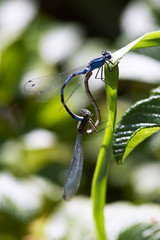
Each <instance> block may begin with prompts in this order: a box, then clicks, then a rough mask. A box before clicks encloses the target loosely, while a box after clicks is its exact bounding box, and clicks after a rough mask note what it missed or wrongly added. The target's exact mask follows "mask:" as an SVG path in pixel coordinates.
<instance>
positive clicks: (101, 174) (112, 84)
mask: <svg viewBox="0 0 160 240" xmlns="http://www.w3.org/2000/svg"><path fill="white" fill-rule="evenodd" d="M105 81H107V82H108V83H109V84H106V94H107V102H108V109H109V119H108V122H107V128H106V130H105V134H104V139H103V144H102V147H101V149H100V152H99V156H98V161H97V165H96V169H95V173H94V177H93V181H92V193H91V195H92V204H93V216H94V221H95V226H96V232H97V239H99V240H106V239H107V238H106V234H105V225H104V214H103V209H104V205H105V200H106V185H107V171H108V166H109V160H110V158H111V151H112V137H113V130H114V126H115V119H116V109H117V87H118V67H116V68H115V69H114V70H113V71H112V72H109V70H108V68H106V69H105Z"/></svg>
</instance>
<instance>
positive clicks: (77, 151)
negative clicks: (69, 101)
mask: <svg viewBox="0 0 160 240" xmlns="http://www.w3.org/2000/svg"><path fill="white" fill-rule="evenodd" d="M81 113H82V116H83V120H82V121H81V122H79V123H78V135H77V138H76V143H75V147H74V152H73V158H72V161H71V165H70V168H69V171H68V175H67V178H66V182H65V184H64V187H63V190H62V194H63V198H64V200H66V201H69V200H70V199H71V198H72V197H73V196H74V195H75V194H76V192H77V190H78V188H79V185H80V181H81V176H82V169H83V148H82V138H83V135H88V134H91V133H93V132H97V129H96V127H95V125H94V123H93V120H92V118H91V116H92V113H91V112H90V111H89V110H87V109H82V110H81ZM89 127H91V128H90V129H89Z"/></svg>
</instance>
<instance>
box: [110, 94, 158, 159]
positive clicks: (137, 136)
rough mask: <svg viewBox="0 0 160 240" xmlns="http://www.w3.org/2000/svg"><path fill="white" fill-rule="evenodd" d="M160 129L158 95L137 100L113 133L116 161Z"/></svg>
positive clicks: (123, 157)
mask: <svg viewBox="0 0 160 240" xmlns="http://www.w3.org/2000/svg"><path fill="white" fill-rule="evenodd" d="M159 130H160V96H152V97H150V98H148V99H144V100H142V101H139V102H137V103H136V104H135V105H133V106H132V107H131V108H130V109H129V110H128V111H127V112H126V114H125V115H124V116H123V117H122V119H121V121H120V122H119V124H118V126H117V127H116V130H115V133H114V141H113V153H114V156H115V158H116V161H117V162H118V163H123V161H124V159H125V158H126V157H127V156H128V154H129V153H130V152H131V151H132V150H133V149H134V148H135V147H136V146H137V145H138V144H139V143H140V142H142V141H143V140H144V139H146V138H147V137H149V136H150V135H152V134H153V133H155V132H157V131H159Z"/></svg>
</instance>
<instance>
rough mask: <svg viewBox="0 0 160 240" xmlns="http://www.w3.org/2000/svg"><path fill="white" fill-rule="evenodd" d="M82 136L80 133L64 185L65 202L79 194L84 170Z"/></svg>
mask: <svg viewBox="0 0 160 240" xmlns="http://www.w3.org/2000/svg"><path fill="white" fill-rule="evenodd" d="M82 137H83V136H82V134H80V133H78V136H77V139H76V143H75V147H74V152H73V158H72V161H71V165H70V168H69V171H68V175H67V179H66V182H65V184H64V188H63V190H62V192H63V198H64V200H66V201H68V200H70V199H71V198H72V197H73V196H74V195H75V194H76V192H77V190H78V188H79V185H80V181H81V175H82V169H83V148H82Z"/></svg>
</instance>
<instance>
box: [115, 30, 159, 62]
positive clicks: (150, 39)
mask: <svg viewBox="0 0 160 240" xmlns="http://www.w3.org/2000/svg"><path fill="white" fill-rule="evenodd" d="M159 45H160V31H156V32H150V33H147V34H145V35H143V36H142V37H139V38H137V39H136V40H134V41H133V42H131V43H129V44H128V45H126V46H125V47H123V48H121V49H119V50H118V51H116V52H114V53H113V54H112V57H113V59H114V60H115V61H116V60H117V59H119V60H120V59H121V58H122V57H123V56H124V55H125V54H126V53H127V52H129V51H130V50H132V49H137V48H146V47H155V46H159Z"/></svg>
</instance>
